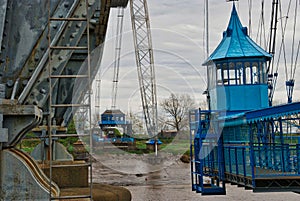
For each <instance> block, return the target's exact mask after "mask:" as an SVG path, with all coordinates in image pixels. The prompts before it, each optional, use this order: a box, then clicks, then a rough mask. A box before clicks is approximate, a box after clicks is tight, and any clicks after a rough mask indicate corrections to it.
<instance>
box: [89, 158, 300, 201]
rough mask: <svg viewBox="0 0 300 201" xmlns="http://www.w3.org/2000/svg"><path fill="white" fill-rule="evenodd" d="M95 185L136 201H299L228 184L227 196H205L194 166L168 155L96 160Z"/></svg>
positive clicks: (296, 197) (286, 194)
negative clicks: (195, 185) (195, 181)
mask: <svg viewBox="0 0 300 201" xmlns="http://www.w3.org/2000/svg"><path fill="white" fill-rule="evenodd" d="M95 158H96V160H97V162H95V163H94V166H93V181H94V182H97V183H102V184H112V185H117V186H124V187H125V188H127V189H128V190H130V192H131V194H132V200H133V201H169V200H170V201H171V200H172V201H184V200H186V201H193V200H205V201H227V200H228V201H229V200H230V201H299V200H300V195H299V194H296V193H292V192H279V193H253V192H252V191H251V190H244V188H239V187H237V186H235V185H230V184H226V189H227V195H225V196H220V195H218V196H201V194H197V193H195V192H193V191H191V183H190V164H186V163H182V162H181V161H180V160H179V157H175V156H171V155H165V156H161V160H160V161H157V162H156V161H154V160H153V156H151V155H150V156H148V155H146V156H145V155H134V154H130V155H126V154H125V155H124V154H120V155H103V156H96V157H95Z"/></svg>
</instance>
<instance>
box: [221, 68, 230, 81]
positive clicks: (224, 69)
mask: <svg viewBox="0 0 300 201" xmlns="http://www.w3.org/2000/svg"><path fill="white" fill-rule="evenodd" d="M222 71H223V83H224V85H228V81H229V71H228V68H227V63H223V64H222Z"/></svg>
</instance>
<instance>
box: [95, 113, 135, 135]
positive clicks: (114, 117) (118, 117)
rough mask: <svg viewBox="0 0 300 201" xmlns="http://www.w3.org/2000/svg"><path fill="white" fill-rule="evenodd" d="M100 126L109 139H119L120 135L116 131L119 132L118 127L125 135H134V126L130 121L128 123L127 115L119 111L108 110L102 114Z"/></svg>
mask: <svg viewBox="0 0 300 201" xmlns="http://www.w3.org/2000/svg"><path fill="white" fill-rule="evenodd" d="M99 126H100V128H101V130H102V131H104V132H106V134H107V136H108V137H109V138H111V137H117V136H116V135H118V134H117V133H116V132H117V131H116V130H118V129H117V128H118V127H121V128H122V130H123V133H124V134H126V135H131V134H132V124H131V123H130V122H129V121H126V116H125V114H124V113H123V112H122V111H121V110H119V109H112V110H106V111H105V112H104V113H103V114H101V121H99ZM118 133H119V132H118ZM123 133H122V134H123ZM119 137H120V136H119Z"/></svg>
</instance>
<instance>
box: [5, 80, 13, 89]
mask: <svg viewBox="0 0 300 201" xmlns="http://www.w3.org/2000/svg"><path fill="white" fill-rule="evenodd" d="M6 86H8V87H12V86H14V81H12V80H8V81H7V82H6Z"/></svg>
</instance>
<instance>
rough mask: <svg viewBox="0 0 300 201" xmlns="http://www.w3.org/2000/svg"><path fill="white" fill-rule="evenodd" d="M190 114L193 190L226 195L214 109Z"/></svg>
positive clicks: (222, 160) (220, 144)
mask: <svg viewBox="0 0 300 201" xmlns="http://www.w3.org/2000/svg"><path fill="white" fill-rule="evenodd" d="M189 118H190V131H191V133H190V155H191V179H192V190H193V191H196V192H197V193H201V194H202V195H225V194H226V189H225V183H224V171H225V167H224V157H223V146H222V136H220V135H219V134H218V133H219V126H218V125H216V124H214V121H213V120H212V119H211V112H210V111H201V110H200V109H199V110H195V111H191V112H190V114H189ZM216 161H217V162H216Z"/></svg>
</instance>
